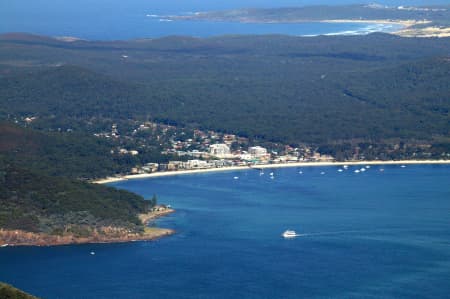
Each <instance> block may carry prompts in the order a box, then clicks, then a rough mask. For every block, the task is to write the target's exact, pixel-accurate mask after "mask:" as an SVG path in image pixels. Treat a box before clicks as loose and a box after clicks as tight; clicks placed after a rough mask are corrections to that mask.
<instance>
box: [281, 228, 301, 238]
mask: <svg viewBox="0 0 450 299" xmlns="http://www.w3.org/2000/svg"><path fill="white" fill-rule="evenodd" d="M282 236H283V238H286V239H288V238H295V237H297V236H298V234H297V233H296V232H295V230H287V231H285V232H284V233H283V234H282Z"/></svg>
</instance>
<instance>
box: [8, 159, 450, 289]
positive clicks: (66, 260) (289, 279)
mask: <svg viewBox="0 0 450 299" xmlns="http://www.w3.org/2000/svg"><path fill="white" fill-rule="evenodd" d="M380 168H381V167H380V166H372V167H371V168H370V169H368V170H367V171H366V172H365V173H360V174H356V173H354V172H353V170H352V169H349V170H348V171H346V172H343V173H339V172H337V169H338V168H337V167H317V168H303V169H301V171H302V172H303V174H300V173H299V171H300V169H298V168H290V169H287V168H286V169H276V170H273V172H274V176H275V178H274V179H270V178H269V175H268V173H269V172H270V170H266V171H265V174H264V175H263V176H260V175H259V172H258V171H255V170H248V171H240V172H224V173H216V174H197V175H185V176H175V177H166V178H155V179H146V180H131V181H127V182H120V183H116V184H114V186H116V187H119V188H124V189H127V190H131V191H134V192H137V193H139V194H142V195H144V196H146V197H151V196H152V195H153V194H157V195H158V197H159V199H160V201H161V202H164V203H169V204H172V205H173V206H174V207H175V208H176V210H177V212H176V213H175V214H172V215H171V216H168V217H166V218H163V219H161V220H159V221H158V225H159V226H162V227H169V228H174V229H176V230H177V234H176V235H174V236H171V237H167V238H164V239H161V240H158V241H155V242H136V243H128V244H97V245H78V246H61V247H51V248H38V247H28V248H0V265H1V267H0V280H1V281H6V282H9V283H12V284H15V285H17V286H18V287H20V288H23V289H25V290H27V291H29V292H32V293H34V294H36V295H39V296H42V297H44V298H230V297H232V296H235V298H302V297H303V298H361V297H368V298H448V296H449V294H450V284H449V283H448V281H449V280H450V234H449V232H450V166H408V167H406V168H401V167H400V166H385V167H383V168H384V169H385V171H383V172H381V171H380V170H379V169H380ZM353 169H354V168H353ZM321 172H324V174H321ZM234 176H238V177H239V179H237V180H235V179H233V177H234ZM286 229H295V230H296V231H297V232H298V233H300V234H303V236H301V237H297V238H295V239H291V240H285V239H283V238H281V236H280V234H281V233H282V232H283V231H284V230H286ZM92 250H93V251H95V252H96V254H95V255H94V256H92V255H90V254H89V253H90V251H92Z"/></svg>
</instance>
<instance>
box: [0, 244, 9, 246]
mask: <svg viewBox="0 0 450 299" xmlns="http://www.w3.org/2000/svg"><path fill="white" fill-rule="evenodd" d="M8 245H9V244H2V245H0V247H8Z"/></svg>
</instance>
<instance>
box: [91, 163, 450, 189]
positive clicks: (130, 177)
mask: <svg viewBox="0 0 450 299" xmlns="http://www.w3.org/2000/svg"><path fill="white" fill-rule="evenodd" d="M403 164H404V165H412V164H450V160H399V161H347V162H295V163H279V164H262V165H252V166H231V167H221V168H207V169H193V170H178V171H164V172H154V173H145V174H130V175H125V176H121V177H109V178H104V179H99V180H95V181H93V183H96V184H108V183H114V182H120V181H126V180H134V179H146V178H156V177H165V176H175V175H188V174H200V173H211V172H223V171H237V170H247V169H267V168H285V167H317V166H343V165H349V166H351V165H403Z"/></svg>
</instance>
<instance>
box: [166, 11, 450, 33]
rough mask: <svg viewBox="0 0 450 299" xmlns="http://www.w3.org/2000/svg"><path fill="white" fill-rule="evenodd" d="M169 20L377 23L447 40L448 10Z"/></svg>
mask: <svg viewBox="0 0 450 299" xmlns="http://www.w3.org/2000/svg"><path fill="white" fill-rule="evenodd" d="M165 18H166V19H170V20H195V21H217V22H240V23H305V22H326V23H378V24H392V25H398V26H399V29H398V30H396V31H394V32H393V33H394V34H397V35H400V36H405V37H447V36H450V21H449V20H450V6H449V5H442V6H428V7H422V6H421V7H416V6H386V5H377V4H368V5H339V6H328V5H317V6H304V7H282V8H266V9H235V10H225V11H206V12H196V13H193V14H186V15H171V16H165Z"/></svg>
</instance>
